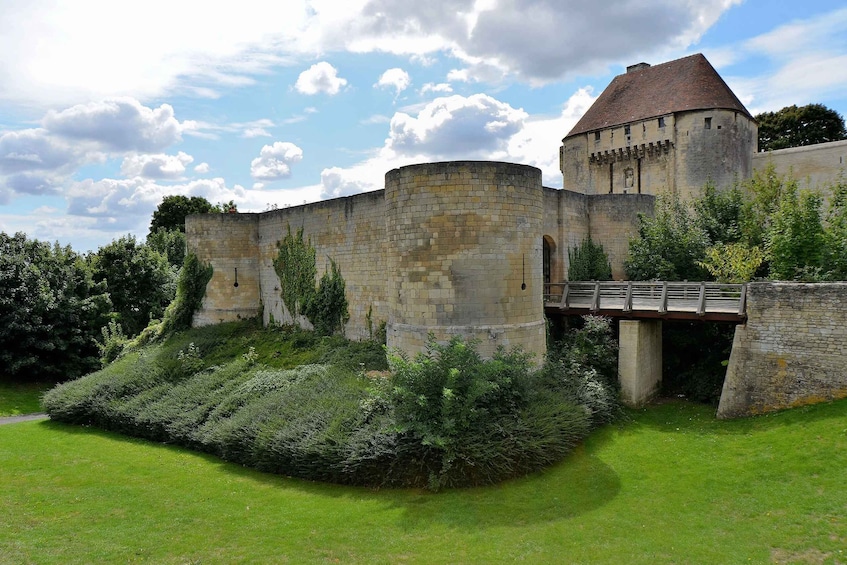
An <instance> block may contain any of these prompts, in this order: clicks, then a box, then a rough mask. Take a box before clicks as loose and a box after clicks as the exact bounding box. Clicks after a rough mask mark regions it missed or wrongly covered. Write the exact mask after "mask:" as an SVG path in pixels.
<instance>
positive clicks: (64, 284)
mask: <svg viewBox="0 0 847 565" xmlns="http://www.w3.org/2000/svg"><path fill="white" fill-rule="evenodd" d="M110 310H111V303H110V302H109V297H108V294H106V292H105V285H102V284H96V283H95V282H94V279H93V277H92V273H91V271H90V269H89V268H88V265H87V263H86V261H85V260H84V258H83V257H81V256H80V255H78V254H77V253H75V252H74V251H73V250H72V249H71V248H70V247H60V246H59V244H58V243H57V244H55V245H52V246H51V245H50V244H48V243H43V242H40V241H38V240H29V239H27V237H26V235H25V234H23V233H17V234H15V235H14V236H9V235H6V234H5V233H2V232H0V364H2V367H3V369H2V372H3V374H4V375H5V376H6V377H9V378H13V379H17V380H20V379H25V380H39V379H50V380H55V381H60V380H67V379H72V378H76V377H79V376H81V375H83V374H85V373H88V372H90V371H93V370H95V369H97V368H98V367H99V365H100V363H99V352H98V349H97V343H96V339H97V338H98V337H99V336H100V328H101V327H102V326H104V325H105V324H106V323H107V322H108V320H109V311H110Z"/></svg>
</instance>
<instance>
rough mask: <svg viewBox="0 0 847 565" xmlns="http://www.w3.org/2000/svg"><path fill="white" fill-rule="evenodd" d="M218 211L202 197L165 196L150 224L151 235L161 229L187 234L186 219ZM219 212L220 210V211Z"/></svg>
mask: <svg viewBox="0 0 847 565" xmlns="http://www.w3.org/2000/svg"><path fill="white" fill-rule="evenodd" d="M214 211H216V209H215V207H214V206H213V205H212V203H211V202H209V201H208V200H206V199H205V198H203V197H202V196H191V197H188V196H182V195H171V196H165V198H164V199H163V200H162V202H161V204H159V206H158V207H157V208H156V210H155V211H154V212H153V219H152V220H151V222H150V234H155V233H156V232H157V231H158V230H159V229H160V228H163V229H166V230H169V231H179V232H182V233H185V217H186V216H188V215H191V214H208V213H210V212H214ZM218 211H219V210H218Z"/></svg>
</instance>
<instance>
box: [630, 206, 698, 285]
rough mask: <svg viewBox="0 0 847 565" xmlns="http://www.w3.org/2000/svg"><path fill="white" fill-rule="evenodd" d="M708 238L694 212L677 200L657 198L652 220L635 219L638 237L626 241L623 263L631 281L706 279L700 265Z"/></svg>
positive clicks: (642, 216) (640, 217) (646, 217)
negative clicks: (625, 253) (627, 246)
mask: <svg viewBox="0 0 847 565" xmlns="http://www.w3.org/2000/svg"><path fill="white" fill-rule="evenodd" d="M708 245H709V238H708V235H707V234H706V231H705V230H704V229H703V228H702V227H701V226H700V223H699V222H697V221H696V218H695V215H694V213H693V211H692V210H691V209H690V208H689V207H688V206H687V205H686V204H685V203H683V202H680V200H679V198H678V197H676V196H675V195H674V196H670V195H667V196H660V197H659V198H657V200H656V213H655V216H654V217H652V218H651V217H648V216H644V215H641V216H639V218H638V237H636V238H634V239H631V240H630V242H629V257H628V258H627V260H626V261H625V262H624V267H625V269H626V274H627V277H628V278H630V279H632V280H637V281H644V280H653V279H659V280H666V281H681V280H695V281H696V280H706V279H707V278H708V276H709V273H708V271H706V269H705V268H704V267H703V266H702V265H701V261H702V260H703V257H704V256H705V252H706V248H707V247H708Z"/></svg>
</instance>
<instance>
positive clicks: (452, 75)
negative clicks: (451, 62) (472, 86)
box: [447, 69, 471, 82]
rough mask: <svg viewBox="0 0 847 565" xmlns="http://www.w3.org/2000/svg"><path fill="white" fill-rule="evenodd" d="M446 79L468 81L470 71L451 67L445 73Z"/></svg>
mask: <svg viewBox="0 0 847 565" xmlns="http://www.w3.org/2000/svg"><path fill="white" fill-rule="evenodd" d="M447 80H449V81H450V82H470V80H471V77H470V72H469V71H468V69H452V70H450V72H449V73H447Z"/></svg>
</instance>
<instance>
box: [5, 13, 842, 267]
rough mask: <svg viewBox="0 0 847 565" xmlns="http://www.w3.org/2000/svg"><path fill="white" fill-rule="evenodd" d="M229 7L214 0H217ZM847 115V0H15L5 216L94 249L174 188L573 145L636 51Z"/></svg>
mask: <svg viewBox="0 0 847 565" xmlns="http://www.w3.org/2000/svg"><path fill="white" fill-rule="evenodd" d="M210 7H211V9H210ZM698 52H702V53H704V54H705V55H706V57H707V58H708V59H709V60H710V61H711V63H712V64H713V65H714V66H715V67H716V68H717V69H718V71H719V72H720V73H721V75H722V76H723V77H724V79H725V80H726V81H727V83H728V84H729V85H730V87H731V88H732V89H733V90H734V91H735V93H736V94H737V95H738V96H739V98H741V100H742V102H744V104H745V105H746V106H747V108H748V109H749V110H750V111H751V112H752V113H754V114H755V113H758V112H761V111H766V110H778V109H779V108H782V107H783V106H786V105H790V104H797V105H803V104H808V103H823V104H825V105H827V106H829V107H831V108H833V109H835V110H836V111H838V112H839V113H840V114H842V115H847V7H845V6H844V4H843V2H842V1H826V0H811V1H807V2H803V3H797V2H783V1H765V0H747V1H741V0H654V1H653V2H651V3H650V4H649V8H645V4H644V3H643V2H640V1H637V0H606V1H604V2H602V3H600V4H597V3H586V2H572V1H570V0H429V1H427V2H409V1H407V0H334V1H331V0H274V1H270V2H266V1H262V0H239V2H227V3H209V2H200V1H177V2H174V1H173V0H169V1H164V0H145V2H132V1H129V0H128V1H125V2H114V1H113V0H76V1H73V2H70V1H62V0H2V10H0V231H5V232H7V233H11V232H17V231H23V232H25V233H27V235H29V236H30V237H31V238H37V239H41V240H47V241H58V242H60V243H61V244H63V245H66V244H70V245H72V246H73V248H74V249H75V250H77V251H80V252H84V251H88V250H95V249H97V248H98V247H99V246H101V245H104V244H106V243H108V242H109V241H111V240H113V239H115V238H117V237H120V236H122V235H124V234H127V233H132V234H135V235H137V236H138V237H139V238H142V239H143V238H144V236H145V235H146V233H147V230H148V226H149V222H150V216H151V214H152V212H153V210H154V209H155V208H156V206H157V205H158V204H159V202H161V200H162V198H163V197H164V196H166V195H169V194H184V195H189V196H194V195H198V196H203V197H205V198H207V199H208V200H210V201H211V202H213V203H216V202H227V201H229V200H234V201H235V202H236V203H237V204H238V207H239V210H241V211H263V210H267V209H270V208H272V207H284V206H289V205H298V204H302V203H304V202H313V201H316V200H320V199H323V198H332V197H337V196H344V195H349V194H354V193H357V192H361V191H367V190H374V189H378V188H382V182H383V178H384V174H385V172H386V171H388V170H390V169H392V168H395V167H398V166H403V165H407V164H412V163H418V162H425V161H433V160H453V159H494V160H503V161H510V162H516V163H525V164H530V165H534V166H537V167H539V168H540V169H541V170H542V172H543V179H544V183H545V184H546V185H547V186H553V187H560V186H561V184H562V181H561V176H560V174H559V172H558V146H559V144H560V141H561V139H562V137H564V136H565V135H566V134H567V132H568V131H569V130H570V128H571V127H572V126H573V125H574V124H575V123H576V121H577V120H578V119H579V117H580V116H581V115H582V113H583V112H584V111H585V110H586V109H587V108H588V107H589V106H590V104H591V102H592V101H593V100H594V98H595V97H596V96H597V95H599V93H600V92H601V91H602V90H603V88H604V87H605V86H606V85H607V84H608V83H609V81H610V80H611V79H612V78H613V77H614V76H615V75H617V74H620V73H622V72H624V71H625V67H626V66H627V65H629V64H633V63H637V62H641V61H646V62H649V63H653V64H657V63H661V62H664V61H668V60H672V59H676V58H679V57H683V56H686V55H690V54H692V53H698Z"/></svg>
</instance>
